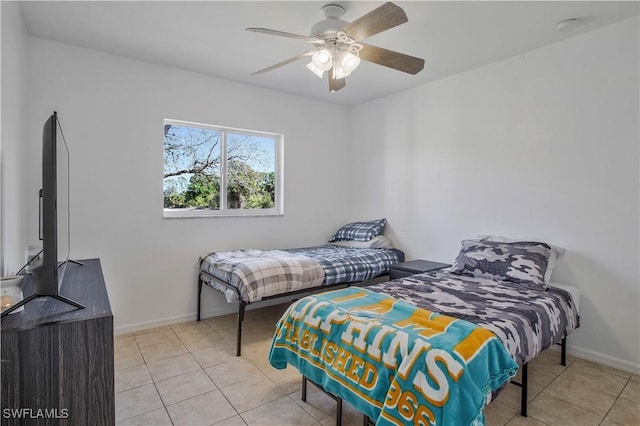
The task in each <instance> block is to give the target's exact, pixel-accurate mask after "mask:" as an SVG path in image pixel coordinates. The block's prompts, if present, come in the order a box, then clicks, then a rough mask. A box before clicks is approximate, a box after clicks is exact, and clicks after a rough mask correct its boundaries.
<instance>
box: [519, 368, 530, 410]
mask: <svg viewBox="0 0 640 426" xmlns="http://www.w3.org/2000/svg"><path fill="white" fill-rule="evenodd" d="M527 370H528V365H527V363H524V364H522V385H521V388H522V394H521V396H520V415H521V416H523V417H527V389H528V388H529V377H528V374H527V373H528V371H527Z"/></svg>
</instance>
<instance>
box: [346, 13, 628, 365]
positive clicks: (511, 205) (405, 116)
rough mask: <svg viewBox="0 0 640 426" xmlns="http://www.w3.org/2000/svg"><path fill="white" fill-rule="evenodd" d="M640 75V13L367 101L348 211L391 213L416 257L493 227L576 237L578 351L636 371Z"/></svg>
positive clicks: (569, 266) (571, 244) (360, 117)
mask: <svg viewBox="0 0 640 426" xmlns="http://www.w3.org/2000/svg"><path fill="white" fill-rule="evenodd" d="M424 72H429V69H428V66H427V68H425V71H424ZM638 75H639V71H638V18H633V19H630V20H626V21H622V22H621V23H618V24H614V25H611V26H608V27H604V28H602V29H599V30H596V31H593V32H590V33H587V34H584V35H581V36H577V37H575V38H571V39H568V40H565V41H563V42H561V43H557V44H554V45H550V46H548V47H545V48H542V49H539V50H535V51H532V52H529V53H527V54H524V55H521V56H518V57H514V58H511V59H508V60H505V61H501V62H498V63H495V64H491V65H489V66H485V67H482V68H478V69H475V70H471V71H469V72H465V73H463V74H459V75H455V76H453V77H450V78H447V79H444V80H440V81H437V82H434V83H431V84H427V85H424V86H421V87H419V88H417V89H414V90H410V91H407V92H404V93H400V94H397V95H394V96H390V97H388V98H385V99H380V100H377V101H374V102H370V103H367V104H363V105H360V106H358V107H356V108H354V111H353V123H354V125H353V130H352V132H353V138H352V139H353V140H354V141H355V142H354V144H353V147H352V152H353V153H354V154H353V158H352V162H353V163H354V164H355V167H354V169H353V173H352V175H351V178H350V181H351V187H352V209H353V210H354V211H356V212H358V213H360V214H361V215H363V216H377V215H382V214H385V215H386V216H387V218H388V219H389V223H390V228H391V229H392V232H393V236H394V237H395V240H396V241H397V243H398V244H399V246H400V247H402V248H403V249H405V250H406V254H407V257H408V258H409V259H411V258H426V259H432V260H438V261H448V262H452V261H453V260H454V259H455V256H456V254H457V252H458V249H459V244H460V240H462V239H465V238H469V237H474V236H476V235H477V234H483V233H493V234H499V235H508V236H514V237H525V238H532V239H537V240H543V241H547V242H549V243H552V244H556V245H559V246H561V247H564V248H566V250H567V251H566V255H565V256H564V258H562V259H561V261H560V264H559V266H558V268H557V270H556V272H555V273H554V275H553V279H554V280H555V281H558V282H566V283H569V284H573V285H576V286H578V287H580V288H582V289H583V291H584V296H583V299H582V326H581V328H580V329H579V330H578V331H576V332H575V333H574V335H572V336H571V338H570V339H569V340H568V341H569V348H570V350H573V352H574V353H576V354H580V355H582V356H585V357H590V358H592V359H597V360H599V361H601V362H607V363H609V364H615V365H617V366H619V367H621V368H625V369H628V370H633V371H640V368H639V363H640V354H639V352H640V341H639V324H640V318H639V315H638V312H639V311H640V294H639V286H640V285H639V281H640V278H639V274H638V266H639V256H640V251H639V241H638V237H639V227H638V221H639V208H638V199H639V151H638V141H639V134H638V113H639V111H638ZM367 150H368V152H369V153H368V154H367V155H364V154H362V153H363V152H367ZM371 164H377V165H379V166H380V167H379V168H374V167H371ZM360 188H365V190H360Z"/></svg>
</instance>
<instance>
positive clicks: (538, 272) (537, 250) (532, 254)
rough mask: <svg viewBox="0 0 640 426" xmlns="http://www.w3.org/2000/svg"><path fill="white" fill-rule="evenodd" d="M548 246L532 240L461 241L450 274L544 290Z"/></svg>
mask: <svg viewBox="0 0 640 426" xmlns="http://www.w3.org/2000/svg"><path fill="white" fill-rule="evenodd" d="M551 251H552V250H551V247H549V245H548V244H545V243H539V242H536V241H517V242H499V241H488V240H465V241H463V242H462V248H461V249H460V253H459V254H458V257H457V258H456V260H455V262H454V264H453V266H452V267H451V272H453V273H455V274H458V275H470V276H474V277H478V278H489V279H494V280H500V281H509V282H513V283H518V284H523V285H525V286H527V287H530V288H536V289H546V286H545V282H544V275H545V273H546V272H547V265H548V263H549V256H551Z"/></svg>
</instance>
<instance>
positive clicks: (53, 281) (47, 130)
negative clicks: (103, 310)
mask: <svg viewBox="0 0 640 426" xmlns="http://www.w3.org/2000/svg"><path fill="white" fill-rule="evenodd" d="M58 128H59V124H58V114H57V113H56V112H55V111H54V112H53V114H52V115H51V116H50V117H49V118H48V119H47V121H46V122H45V123H44V126H43V128H42V189H40V191H39V193H38V196H39V206H40V214H39V215H40V218H39V219H40V231H39V233H40V239H41V240H42V264H40V265H38V266H36V267H34V268H32V271H33V273H32V278H31V279H32V282H33V294H31V295H30V296H28V297H27V298H25V299H23V300H22V301H21V302H19V303H17V304H16V305H13V306H12V307H11V308H9V309H7V310H5V311H4V312H2V316H5V315H7V314H9V313H10V312H12V311H14V310H16V309H18V308H19V307H20V306H23V305H25V304H26V303H28V302H29V301H31V300H33V299H35V298H38V297H53V298H55V299H58V300H60V301H62V302H64V303H68V304H70V305H72V306H75V307H76V308H84V306H82V305H81V304H79V303H76V302H74V301H73V300H70V299H67V298H66V297H64V296H62V295H60V284H61V283H62V281H61V278H62V275H63V274H59V272H60V267H63V268H65V267H66V264H67V262H68V259H67V260H65V261H64V262H63V263H62V264H60V263H59V262H58V162H59V158H58V146H57V145H58ZM67 160H68V159H67Z"/></svg>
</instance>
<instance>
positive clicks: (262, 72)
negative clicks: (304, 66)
mask: <svg viewBox="0 0 640 426" xmlns="http://www.w3.org/2000/svg"><path fill="white" fill-rule="evenodd" d="M313 52H314V51H309V52H304V53H301V54H299V55H298V56H294V57H293V58H289V59H285V60H284V61H282V62H278V63H277V64H275V65H271V66H270V67H267V68H264V69H261V70H260V71H256V72H254V73H253V74H251V75H256V74H264V73H266V72H269V71H272V70H275V69H276V68H280V67H281V66H283V65H287V64H290V63H291V62H295V61H298V60H300V59H302V58H304V57H305V56H311V55H313Z"/></svg>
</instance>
